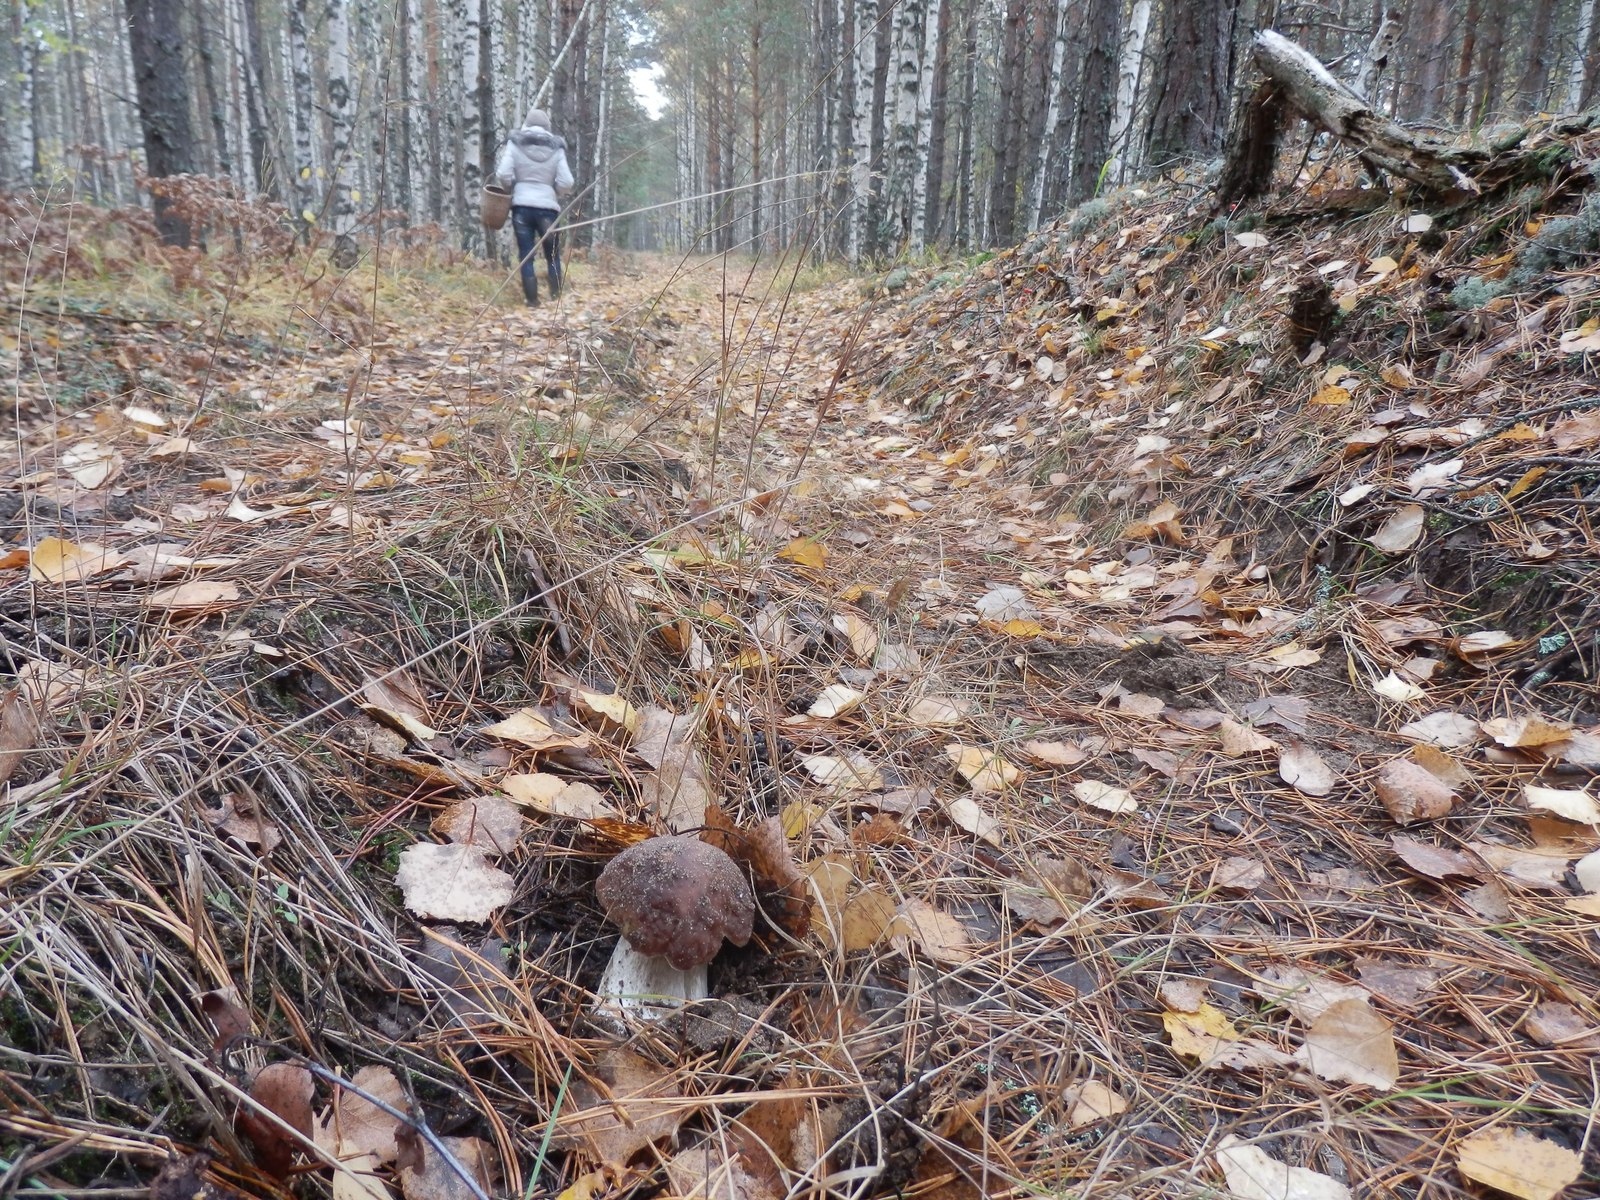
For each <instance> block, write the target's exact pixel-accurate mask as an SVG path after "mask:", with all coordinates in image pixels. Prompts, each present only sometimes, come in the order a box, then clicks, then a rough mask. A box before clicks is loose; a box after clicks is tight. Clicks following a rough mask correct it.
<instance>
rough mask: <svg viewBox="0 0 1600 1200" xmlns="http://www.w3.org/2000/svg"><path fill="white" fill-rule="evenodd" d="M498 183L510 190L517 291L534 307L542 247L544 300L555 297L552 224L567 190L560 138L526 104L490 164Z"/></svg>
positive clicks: (557, 274)
mask: <svg viewBox="0 0 1600 1200" xmlns="http://www.w3.org/2000/svg"><path fill="white" fill-rule="evenodd" d="M494 173H495V175H496V177H497V178H498V179H499V180H500V185H501V186H502V187H504V188H505V189H506V190H507V191H509V192H510V193H511V228H512V229H513V230H514V231H515V232H516V235H517V254H518V256H519V258H520V260H521V263H522V295H523V298H524V299H526V300H527V302H528V307H529V308H538V307H539V277H538V276H537V275H536V274H535V272H534V260H535V257H536V252H537V251H538V250H539V249H540V247H543V249H544V261H545V269H546V272H547V273H548V275H549V277H550V299H552V300H559V299H560V298H561V242H560V235H559V234H558V233H556V231H555V229H554V228H553V226H554V225H555V223H556V218H557V217H559V216H560V215H561V197H562V196H564V195H566V194H567V193H568V192H569V191H571V190H572V182H573V181H572V168H571V167H569V166H568V165H567V143H566V141H565V139H563V138H561V137H558V136H557V135H556V134H553V133H551V132H550V114H549V113H547V112H545V111H544V109H542V108H535V109H532V110H531V111H530V112H529V113H528V117H527V120H525V121H523V122H522V128H521V129H519V130H517V131H516V132H515V133H513V134H512V135H511V137H510V138H508V139H507V141H506V144H505V148H504V149H502V150H501V151H500V161H499V162H498V163H496V164H495V171H494Z"/></svg>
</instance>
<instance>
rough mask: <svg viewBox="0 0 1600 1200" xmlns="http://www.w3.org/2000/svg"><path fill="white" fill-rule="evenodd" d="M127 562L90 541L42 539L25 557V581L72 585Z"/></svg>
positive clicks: (113, 551) (112, 551) (111, 551)
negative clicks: (26, 560)
mask: <svg viewBox="0 0 1600 1200" xmlns="http://www.w3.org/2000/svg"><path fill="white" fill-rule="evenodd" d="M126 561H127V560H126V559H125V558H123V557H122V555H120V554H118V553H117V552H116V551H115V550H107V549H106V548H105V547H104V546H99V545H96V544H95V543H93V542H84V543H83V544H82V545H79V544H77V543H76V542H69V541H65V540H63V539H62V538H58V537H47V538H44V539H42V540H41V541H40V542H39V544H38V545H37V546H35V547H34V548H33V552H32V554H31V555H30V556H29V558H28V578H29V579H31V580H32V581H33V582H34V583H75V582H77V581H78V580H80V579H88V578H89V577H90V576H92V575H102V574H104V573H105V572H107V571H115V570H116V569H117V568H118V567H120V566H122V565H123V564H124V563H125V562H126Z"/></svg>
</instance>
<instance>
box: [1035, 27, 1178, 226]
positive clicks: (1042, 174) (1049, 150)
mask: <svg viewBox="0 0 1600 1200" xmlns="http://www.w3.org/2000/svg"><path fill="white" fill-rule="evenodd" d="M1139 2H1140V3H1146V4H1148V2H1149V0H1139ZM1071 9H1072V3H1071V0H1056V13H1055V23H1056V33H1055V40H1054V41H1053V42H1052V43H1051V46H1050V74H1049V75H1048V76H1047V77H1046V79H1045V112H1044V128H1045V133H1046V137H1045V144H1044V145H1043V146H1041V147H1040V148H1039V169H1038V170H1037V171H1036V172H1034V176H1033V187H1032V188H1031V189H1030V191H1029V194H1028V228H1029V229H1037V228H1039V218H1040V216H1041V214H1042V213H1043V211H1044V185H1045V181H1046V180H1047V179H1049V178H1050V166H1051V162H1052V157H1053V155H1056V154H1059V153H1061V152H1062V151H1063V150H1064V149H1065V147H1064V146H1060V145H1058V144H1057V142H1056V138H1055V136H1054V134H1055V128H1056V126H1057V125H1058V124H1059V123H1060V121H1061V88H1062V80H1061V72H1062V71H1063V70H1065V69H1066V65H1067V41H1068V40H1069V36H1070V31H1069V29H1068V27H1067V15H1068V13H1069V12H1071Z"/></svg>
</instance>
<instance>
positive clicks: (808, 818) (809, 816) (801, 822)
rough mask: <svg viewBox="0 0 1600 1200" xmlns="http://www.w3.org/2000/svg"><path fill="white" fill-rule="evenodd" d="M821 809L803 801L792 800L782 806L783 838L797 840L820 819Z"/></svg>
mask: <svg viewBox="0 0 1600 1200" xmlns="http://www.w3.org/2000/svg"><path fill="white" fill-rule="evenodd" d="M822 814H823V809H822V807H821V806H820V805H816V804H807V803H806V802H805V801H804V800H793V801H791V802H790V803H788V804H785V805H784V806H783V814H782V816H781V820H782V822H783V836H784V837H786V838H797V837H799V836H800V835H801V834H802V833H804V832H805V831H806V830H807V829H810V828H811V826H813V825H815V824H816V823H817V822H818V821H820V820H821V819H822Z"/></svg>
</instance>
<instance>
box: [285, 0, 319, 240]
mask: <svg viewBox="0 0 1600 1200" xmlns="http://www.w3.org/2000/svg"><path fill="white" fill-rule="evenodd" d="M306 3H307V0H291V2H290V4H289V70H290V74H291V88H292V90H293V92H294V195H295V206H296V213H295V216H296V218H297V219H298V220H299V221H300V223H301V226H302V230H303V232H304V233H305V234H306V236H308V237H309V236H310V232H311V227H312V225H313V224H314V223H315V222H316V220H317V199H316V187H317V165H318V156H317V150H316V147H317V144H318V141H319V139H318V138H316V137H314V136H313V132H312V119H313V109H312V95H311V53H310V50H309V49H308V47H307V44H306V43H307V39H306Z"/></svg>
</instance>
